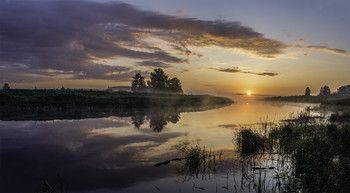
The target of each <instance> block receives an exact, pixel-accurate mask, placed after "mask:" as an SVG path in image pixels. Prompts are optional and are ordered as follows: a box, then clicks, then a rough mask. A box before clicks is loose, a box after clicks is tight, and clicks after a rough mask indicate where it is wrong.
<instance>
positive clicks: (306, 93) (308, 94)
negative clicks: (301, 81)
mask: <svg viewBox="0 0 350 193" xmlns="http://www.w3.org/2000/svg"><path fill="white" fill-rule="evenodd" d="M310 94H311V90H310V88H309V87H307V88H306V89H305V96H310Z"/></svg>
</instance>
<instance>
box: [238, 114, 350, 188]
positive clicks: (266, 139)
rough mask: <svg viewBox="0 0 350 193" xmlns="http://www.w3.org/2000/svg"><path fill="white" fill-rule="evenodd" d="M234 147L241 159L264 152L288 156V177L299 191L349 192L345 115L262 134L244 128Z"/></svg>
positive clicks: (348, 126) (349, 142)
mask: <svg viewBox="0 0 350 193" xmlns="http://www.w3.org/2000/svg"><path fill="white" fill-rule="evenodd" d="M237 144H238V146H239V150H240V152H241V155H242V156H247V155H252V154H257V153H259V152H260V153H261V152H267V151H268V152H272V151H273V152H278V154H280V155H281V156H288V158H290V164H291V168H293V171H292V172H291V173H289V175H290V176H289V177H290V178H294V179H298V180H300V181H301V183H302V190H303V192H349V190H350V189H349V187H350V123H349V119H348V113H343V114H342V115H339V114H334V115H332V116H331V117H330V120H329V122H328V123H316V122H312V123H308V124H304V123H303V124H300V123H298V122H288V123H285V124H283V125H280V126H278V127H276V128H272V129H271V130H270V131H269V132H268V133H265V134H261V133H257V132H253V131H252V130H249V129H245V130H242V131H240V133H239V137H238V139H237ZM298 180H296V181H298ZM292 181H295V180H292Z"/></svg>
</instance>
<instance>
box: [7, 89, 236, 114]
mask: <svg viewBox="0 0 350 193" xmlns="http://www.w3.org/2000/svg"><path fill="white" fill-rule="evenodd" d="M232 103H233V101H232V100H230V99H227V98H222V97H215V96H210V95H182V94H181V95H180V94H165V93H164V94H161V93H159V94H152V93H137V92H136V93H129V92H108V91H92V90H89V91H88V90H71V89H61V90H37V89H36V90H24V89H9V90H0V118H1V119H3V120H4V119H6V120H9V119H11V117H15V116H17V117H19V116H22V117H23V116H25V115H28V116H37V117H40V118H44V119H45V118H48V119H50V117H49V116H50V115H52V118H56V119H57V118H68V119H74V118H84V117H85V118H86V117H104V116H112V115H115V116H130V115H133V112H140V111H141V112H142V111H143V112H145V111H149V110H150V109H157V108H158V109H159V108H161V109H163V111H164V110H166V109H171V110H172V111H174V112H183V111H198V110H206V109H211V108H217V107H222V106H226V105H229V104H232ZM29 119H30V118H29Z"/></svg>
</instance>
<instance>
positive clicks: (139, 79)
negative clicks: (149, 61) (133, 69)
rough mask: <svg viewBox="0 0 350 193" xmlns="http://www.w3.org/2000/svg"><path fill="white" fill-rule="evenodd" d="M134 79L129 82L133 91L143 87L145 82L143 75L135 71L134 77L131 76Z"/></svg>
mask: <svg viewBox="0 0 350 193" xmlns="http://www.w3.org/2000/svg"><path fill="white" fill-rule="evenodd" d="M132 78H133V79H134V80H132V82H131V89H132V90H133V91H136V90H137V89H138V88H145V87H146V82H145V77H143V76H142V75H141V73H139V72H138V73H136V74H135V76H134V77H132Z"/></svg>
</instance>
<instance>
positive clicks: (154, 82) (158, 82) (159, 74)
mask: <svg viewBox="0 0 350 193" xmlns="http://www.w3.org/2000/svg"><path fill="white" fill-rule="evenodd" d="M167 81H168V75H167V74H165V72H164V71H163V69H161V68H158V69H154V72H151V81H150V82H149V85H148V86H149V87H152V88H153V89H155V90H164V89H165V88H166V85H167Z"/></svg>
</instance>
